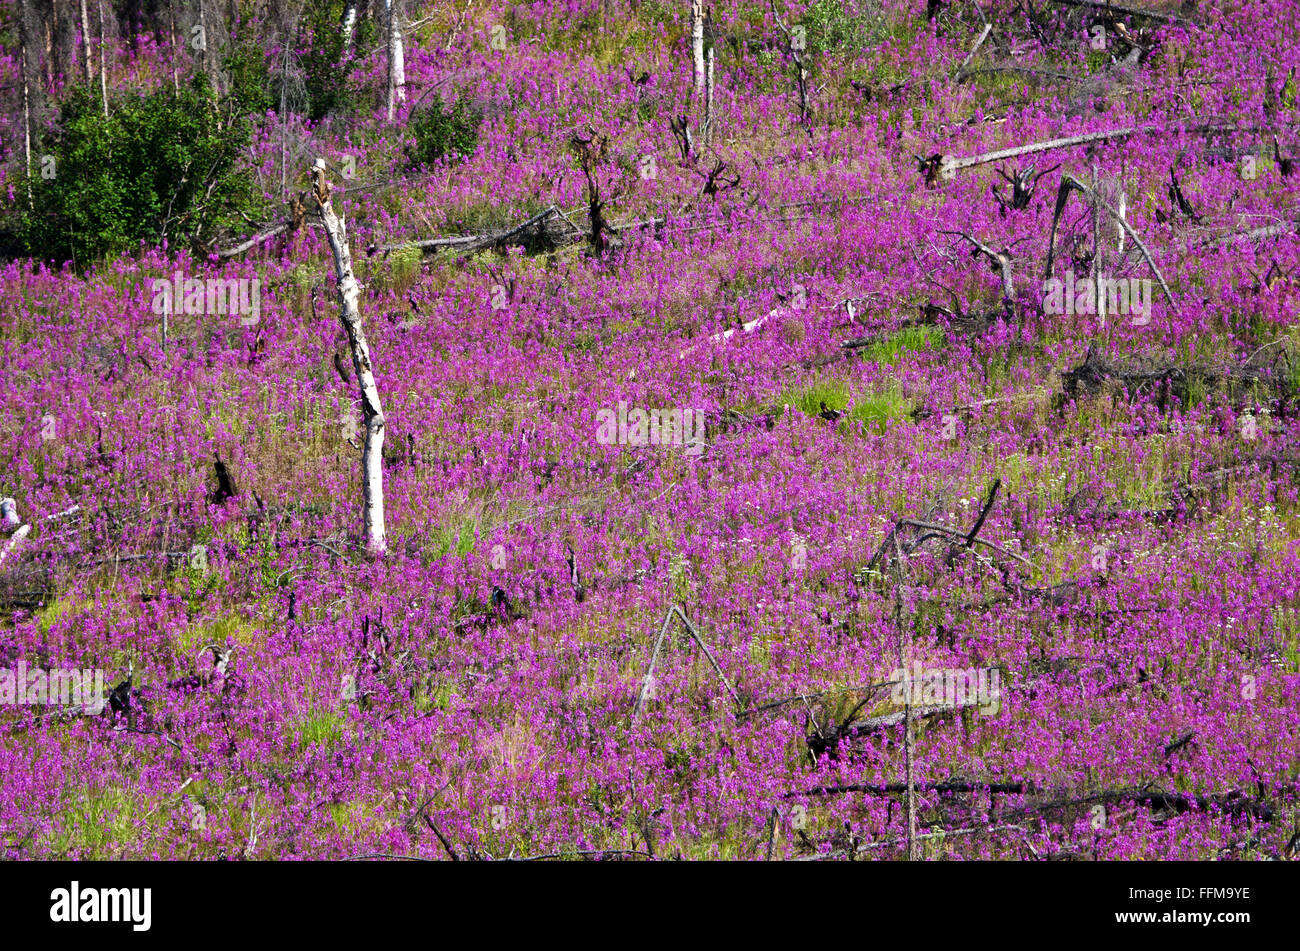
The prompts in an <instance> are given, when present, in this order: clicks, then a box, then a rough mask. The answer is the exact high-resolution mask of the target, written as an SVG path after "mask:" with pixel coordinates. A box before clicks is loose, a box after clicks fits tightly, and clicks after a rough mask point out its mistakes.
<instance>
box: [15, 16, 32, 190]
mask: <svg viewBox="0 0 1300 951" xmlns="http://www.w3.org/2000/svg"><path fill="white" fill-rule="evenodd" d="M18 45H19V47H20V53H19V56H18V64H19V72H21V73H22V83H23V161H24V163H25V168H26V169H27V206H28V207H29V208H30V207H32V107H31V93H30V91H29V89H28V88H27V0H20V2H19V4H18Z"/></svg>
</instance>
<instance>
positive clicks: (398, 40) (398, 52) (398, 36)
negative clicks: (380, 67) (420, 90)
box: [384, 0, 406, 122]
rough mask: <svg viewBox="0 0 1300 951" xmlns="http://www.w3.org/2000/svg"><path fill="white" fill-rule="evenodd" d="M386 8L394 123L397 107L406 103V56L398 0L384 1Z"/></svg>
mask: <svg viewBox="0 0 1300 951" xmlns="http://www.w3.org/2000/svg"><path fill="white" fill-rule="evenodd" d="M384 8H385V9H386V10H387V11H388V121H389V122H392V121H393V117H394V116H395V115H396V114H397V106H398V105H399V104H400V103H403V102H406V54H405V51H404V50H403V48H402V21H401V17H400V16H398V12H397V2H396V0H384Z"/></svg>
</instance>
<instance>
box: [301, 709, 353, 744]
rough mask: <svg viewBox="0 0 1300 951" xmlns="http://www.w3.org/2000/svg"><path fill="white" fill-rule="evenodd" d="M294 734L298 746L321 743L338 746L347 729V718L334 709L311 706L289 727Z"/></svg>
mask: <svg viewBox="0 0 1300 951" xmlns="http://www.w3.org/2000/svg"><path fill="white" fill-rule="evenodd" d="M290 729H291V731H292V732H293V733H294V734H296V738H297V742H298V744H299V745H300V746H303V747H307V746H313V745H323V746H328V747H334V746H338V745H339V744H341V743H342V742H343V734H344V732H345V731H346V729H347V719H346V717H344V715H343V714H342V713H339V712H337V711H335V710H327V709H321V708H318V707H315V706H313V707H312V708H311V710H310V711H309V712H308V713H307V715H306V716H305V717H303V718H302V719H301V720H299V721H298V722H297V723H296V724H294V725H293V726H292V727H291V728H290Z"/></svg>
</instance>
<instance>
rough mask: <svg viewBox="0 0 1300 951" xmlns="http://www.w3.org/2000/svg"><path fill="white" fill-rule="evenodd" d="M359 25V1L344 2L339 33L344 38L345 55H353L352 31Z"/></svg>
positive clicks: (345, 0)
mask: <svg viewBox="0 0 1300 951" xmlns="http://www.w3.org/2000/svg"><path fill="white" fill-rule="evenodd" d="M356 25H357V0H344V2H343V16H342V17H341V18H340V20H339V33H340V34H342V36H343V55H344V57H349V56H351V55H352V31H353V29H355V28H356Z"/></svg>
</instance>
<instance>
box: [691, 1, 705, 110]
mask: <svg viewBox="0 0 1300 951" xmlns="http://www.w3.org/2000/svg"><path fill="white" fill-rule="evenodd" d="M691 52H692V54H693V59H694V62H695V91H696V92H703V91H704V0H691Z"/></svg>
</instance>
